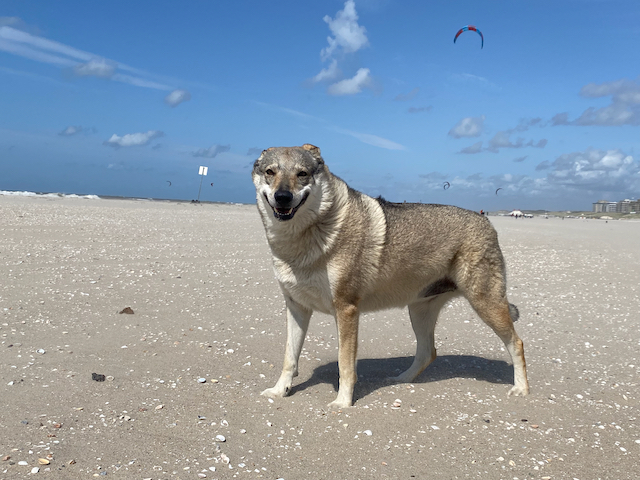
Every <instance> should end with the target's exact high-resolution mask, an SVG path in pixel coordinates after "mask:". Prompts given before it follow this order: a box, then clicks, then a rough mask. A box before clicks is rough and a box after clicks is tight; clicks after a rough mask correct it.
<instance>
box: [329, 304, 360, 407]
mask: <svg viewBox="0 0 640 480" xmlns="http://www.w3.org/2000/svg"><path fill="white" fill-rule="evenodd" d="M359 316H360V312H359V311H358V307H357V306H356V305H353V304H346V305H336V324H337V326H338V370H339V371H340V387H339V388H338V397H337V398H336V399H335V400H334V401H333V402H331V403H330V404H329V407H330V408H332V409H340V408H345V407H350V406H351V405H353V389H354V387H355V385H356V381H357V379H358V375H357V373H356V356H357V353H358V320H359Z"/></svg>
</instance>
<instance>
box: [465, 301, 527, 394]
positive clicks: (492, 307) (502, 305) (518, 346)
mask: <svg viewBox="0 0 640 480" xmlns="http://www.w3.org/2000/svg"><path fill="white" fill-rule="evenodd" d="M467 299H468V300H469V302H470V303H471V306H472V307H473V308H474V310H475V311H476V313H478V315H479V316H480V318H481V319H482V320H483V321H484V322H485V323H486V324H487V325H489V326H490V327H491V328H492V329H493V331H494V332H495V333H496V334H497V335H498V336H499V337H500V339H501V340H502V341H503V343H504V345H505V347H507V351H508V352H509V355H511V361H512V362H513V384H514V385H513V387H512V388H511V390H509V395H527V394H528V393H529V382H528V380H527V364H526V361H525V359H524V346H523V343H522V340H521V339H520V337H518V334H517V333H516V329H515V328H514V326H513V322H514V320H516V319H517V316H516V318H513V317H512V316H511V313H512V312H513V313H514V316H515V315H517V313H516V312H517V309H516V308H515V306H512V305H510V304H509V302H508V301H507V299H506V298H505V297H502V298H500V299H499V300H497V299H494V298H493V297H492V296H491V295H490V294H486V295H485V294H481V295H477V296H475V297H473V296H467ZM512 307H513V308H512Z"/></svg>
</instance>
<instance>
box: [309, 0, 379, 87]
mask: <svg viewBox="0 0 640 480" xmlns="http://www.w3.org/2000/svg"><path fill="white" fill-rule="evenodd" d="M323 20H324V21H325V22H326V23H327V25H329V30H330V31H331V33H332V35H331V36H329V37H327V42H328V43H329V46H327V47H326V48H323V49H322V51H321V52H320V58H321V59H322V61H323V62H326V61H329V60H330V61H331V63H330V64H329V66H328V67H326V68H323V69H322V70H321V71H320V72H319V73H318V74H317V75H316V76H314V77H313V78H312V79H311V82H312V83H318V82H327V83H328V82H335V81H336V80H338V79H339V78H341V76H342V72H341V70H340V68H339V67H338V60H339V59H343V58H344V56H345V55H348V54H352V53H354V52H357V51H358V50H360V49H361V48H364V47H366V46H367V45H369V40H368V39H367V35H366V29H365V28H364V27H363V26H361V25H359V24H358V13H357V12H356V4H355V2H354V1H353V0H347V1H346V2H345V3H344V9H342V10H339V11H338V13H336V17H335V18H331V17H330V16H329V15H325V17H324V19H323ZM369 73H370V72H369V69H368V68H360V69H359V70H358V71H357V72H356V73H355V75H354V76H353V77H352V78H346V79H343V80H340V81H338V82H335V83H333V84H332V85H330V86H329V88H328V89H327V93H328V94H329V95H354V94H357V93H360V92H361V91H362V88H364V87H370V86H371V78H370V76H369Z"/></svg>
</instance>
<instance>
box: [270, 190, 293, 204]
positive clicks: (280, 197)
mask: <svg viewBox="0 0 640 480" xmlns="http://www.w3.org/2000/svg"><path fill="white" fill-rule="evenodd" d="M273 198H275V200H276V202H277V203H278V205H282V206H288V205H289V204H291V202H292V201H293V193H291V192H290V191H288V190H277V191H276V193H274V194H273Z"/></svg>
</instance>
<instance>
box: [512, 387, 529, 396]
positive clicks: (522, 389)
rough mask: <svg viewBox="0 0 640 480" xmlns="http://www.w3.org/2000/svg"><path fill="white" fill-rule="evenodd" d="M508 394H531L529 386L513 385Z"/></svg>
mask: <svg viewBox="0 0 640 480" xmlns="http://www.w3.org/2000/svg"><path fill="white" fill-rule="evenodd" d="M507 395H509V396H512V395H513V396H514V397H524V396H525V395H529V387H517V386H514V387H511V390H509V393H508V394H507Z"/></svg>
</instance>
